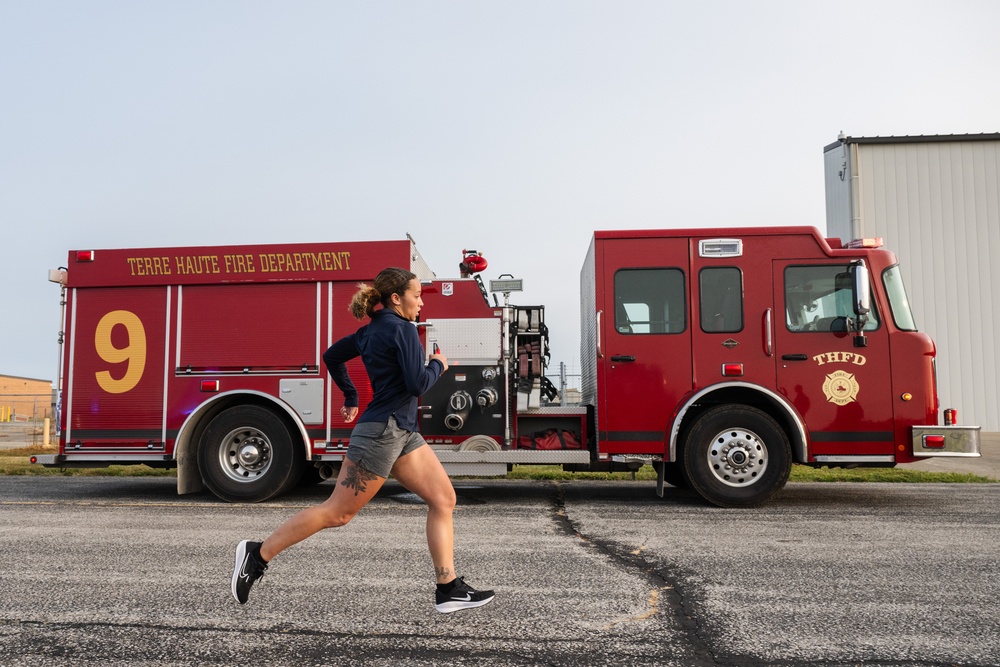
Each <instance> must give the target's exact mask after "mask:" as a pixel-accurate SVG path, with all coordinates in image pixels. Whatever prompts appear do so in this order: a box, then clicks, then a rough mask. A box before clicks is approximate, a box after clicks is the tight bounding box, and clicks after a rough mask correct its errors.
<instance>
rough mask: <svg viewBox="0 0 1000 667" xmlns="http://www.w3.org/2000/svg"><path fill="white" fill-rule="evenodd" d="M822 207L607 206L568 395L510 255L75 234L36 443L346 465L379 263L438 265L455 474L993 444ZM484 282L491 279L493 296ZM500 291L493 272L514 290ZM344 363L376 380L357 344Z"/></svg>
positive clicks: (877, 263)
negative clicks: (364, 317)
mask: <svg viewBox="0 0 1000 667" xmlns="http://www.w3.org/2000/svg"><path fill="white" fill-rule="evenodd" d="M879 246H880V241H877V240H862V241H857V242H851V243H848V244H843V243H842V242H841V241H840V240H838V239H825V238H823V237H822V236H821V235H820V233H819V231H818V230H816V229H814V228H808V227H782V228H746V229H737V228H731V229H688V230H665V231H650V230H643V231H601V232H596V233H595V234H594V236H593V239H592V242H591V244H590V248H589V251H588V253H587V256H586V258H585V260H584V263H583V269H582V271H581V275H580V296H581V331H582V333H581V368H582V387H581V395H582V400H581V401H580V404H579V405H570V406H565V405H560V404H554V399H555V398H556V396H555V394H556V389H555V387H554V386H553V384H552V383H551V382H550V381H549V380H548V379H547V377H546V375H545V371H546V366H547V361H548V359H549V349H548V331H547V328H546V324H545V309H544V307H543V306H522V305H509V296H510V293H511V292H512V291H515V290H516V289H517V288H518V285H517V283H518V281H516V280H513V279H511V280H498V281H490V286H489V288H487V286H486V285H485V284H484V282H483V280H482V279H481V277H480V275H479V273H478V272H479V271H481V270H482V269H483V268H485V266H486V261H485V259H483V257H482V256H481V255H479V254H478V253H476V252H475V251H469V252H465V253H464V254H463V257H462V260H461V264H460V270H459V271H457V272H456V273H458V277H456V278H449V279H440V278H438V277H436V276H435V274H434V273H432V272H431V271H430V269H429V268H428V267H427V265H426V263H425V262H424V260H423V259H422V258H421V256H420V254H419V253H418V252H417V249H416V246H415V244H414V243H413V241H412V240H410V239H406V240H399V241H380V242H352V243H316V244H283V245H252V246H250V245H248V246H224V247H184V248H144V249H125V250H122V249H118V250H96V251H95V250H80V251H73V252H71V253H70V254H69V263H68V267H69V268H68V269H62V270H59V271H55V272H52V275H51V276H50V279H51V280H54V281H56V282H59V283H61V284H62V286H63V304H64V311H63V312H64V318H63V319H64V327H63V328H64V332H63V334H64V336H63V337H62V338H61V340H63V341H64V342H63V343H62V345H61V354H62V364H61V366H62V369H63V370H62V377H61V378H60V381H59V387H60V389H61V397H62V400H61V406H60V408H61V418H60V428H61V433H60V441H59V453H58V454H56V455H50V456H47V457H46V456H39V457H37V462H38V463H40V464H42V465H47V466H57V467H75V466H107V465H111V464H134V463H143V464H146V465H149V466H154V467H176V468H177V470H178V476H177V486H178V491H179V492H180V493H189V492H194V491H198V490H201V489H202V488H204V487H207V488H208V489H210V490H211V491H212V492H213V493H215V494H216V495H218V496H219V497H220V498H222V499H225V500H228V501H262V500H266V499H268V498H272V497H274V496H276V495H278V494H281V493H283V492H286V491H288V490H289V489H291V488H292V487H294V486H295V485H297V484H300V483H307V482H310V481H317V480H322V479H324V478H327V477H329V476H330V475H333V474H335V472H336V469H337V467H338V465H339V463H340V461H342V460H343V457H344V453H345V451H346V446H347V443H348V439H349V437H350V430H351V426H350V425H348V424H345V423H344V422H343V421H341V419H340V417H339V410H338V408H339V406H340V405H341V402H342V397H341V396H340V394H339V391H338V390H337V388H336V386H335V385H334V384H333V383H332V382H330V381H329V379H328V377H327V374H326V372H325V369H324V368H323V366H322V363H321V355H322V353H323V351H324V350H325V349H326V347H327V346H329V345H330V344H331V343H332V342H334V341H335V340H337V339H338V338H340V337H341V336H343V335H345V334H347V333H349V332H351V331H353V330H354V329H355V328H356V327H357V326H358V322H357V321H356V320H354V319H353V318H352V317H351V316H350V315H349V313H348V312H347V303H348V301H349V300H350V296H351V295H352V294H353V292H354V291H355V289H356V285H357V283H358V282H361V281H366V280H371V279H372V278H373V277H374V276H375V274H376V273H377V272H378V271H379V270H381V269H382V268H384V267H386V266H401V267H406V268H408V269H410V270H411V271H413V272H414V273H416V274H417V275H418V277H419V278H420V279H421V281H422V283H423V286H424V287H423V299H424V303H425V305H424V309H423V311H422V312H421V317H420V321H419V322H417V323H416V324H415V326H416V327H417V328H418V331H419V333H420V335H421V339H422V341H423V342H424V344H425V346H426V349H427V350H428V354H430V351H431V350H432V349H433V346H434V345H439V346H440V348H441V349H442V350H443V351H444V352H445V354H446V355H447V356H448V358H449V361H450V364H451V368H450V369H449V372H448V373H446V374H445V375H444V376H443V377H442V378H441V380H440V381H439V382H438V383H437V384H436V385H435V386H434V387H433V388H432V389H431V390H430V391H429V392H428V393H427V394H426V395H425V396H422V397H421V399H420V419H421V431H422V433H423V434H424V437H425V438H426V440H427V441H428V442H429V443H430V444H431V446H433V447H434V448H435V450H436V453H437V455H438V457H439V458H440V459H441V461H442V462H443V463H444V464H445V466H446V468H447V469H448V471H449V473H450V474H454V475H473V474H475V475H496V476H502V475H505V474H506V473H507V472H508V470H509V469H510V467H511V466H513V465H514V464H533V463H536V464H560V465H562V466H563V467H564V468H565V469H568V470H573V471H582V470H634V469H636V468H638V467H639V466H641V465H643V464H646V463H648V464H651V465H652V466H653V467H654V468H655V469H656V470H657V471H658V479H659V481H658V484H657V489H658V492H659V493H660V494H661V495H662V493H663V485H664V483H670V484H673V485H678V486H687V487H690V488H692V489H693V490H694V491H696V492H697V493H698V494H700V495H701V496H702V497H703V498H704V499H706V500H707V501H708V502H710V503H714V504H716V505H719V506H749V505H756V504H759V503H762V502H764V501H765V500H767V499H768V498H770V497H771V496H772V495H773V494H774V493H775V492H777V491H778V490H779V489H780V488H781V487H782V486H783V485H784V484H785V482H786V481H787V479H788V476H789V472H790V468H791V465H792V463H793V462H797V463H802V464H805V465H810V466H894V465H896V464H897V463H907V462H911V461H914V460H918V459H921V458H925V457H931V456H979V428H978V427H968V426H965V427H963V426H958V425H956V424H955V423H954V422H955V419H954V415H955V412H954V411H951V410H945V411H944V413H943V417H944V419H943V421H944V423H943V424H941V423H939V421H942V420H940V419H939V405H938V398H937V390H936V385H935V366H934V364H935V359H934V357H935V348H934V343H933V341H932V340H931V339H930V338H929V337H928V336H927V335H926V334H923V333H920V332H918V331H917V329H916V326H915V324H914V321H913V317H912V315H911V313H910V308H909V305H908V303H907V299H906V294H905V292H904V290H903V283H902V279H901V275H900V269H899V266H898V264H897V262H896V259H895V257H894V255H893V254H892V253H891V252H889V251H888V250H885V249H882V248H881V247H879ZM491 292H492V300H491V298H490V296H491ZM498 294H503V301H502V303H501V301H500V299H499V298H498ZM349 373H350V374H351V376H352V378H353V379H354V382H355V384H356V385H357V386H358V388H359V391H360V392H361V397H360V400H361V405H364V404H365V402H366V399H367V398H368V397H370V388H369V389H367V391H368V397H366V395H365V393H366V387H367V376H366V375H365V373H364V369H363V367H362V366H361V364H360V361H355V362H352V364H350V365H349Z"/></svg>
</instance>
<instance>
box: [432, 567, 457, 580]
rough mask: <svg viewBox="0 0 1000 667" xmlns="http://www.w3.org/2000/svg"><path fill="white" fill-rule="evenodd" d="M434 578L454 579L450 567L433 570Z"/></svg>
mask: <svg viewBox="0 0 1000 667" xmlns="http://www.w3.org/2000/svg"><path fill="white" fill-rule="evenodd" d="M434 576H436V577H438V578H439V579H444V578H445V577H452V578H454V574H453V573H452V571H451V568H450V567H436V568H434Z"/></svg>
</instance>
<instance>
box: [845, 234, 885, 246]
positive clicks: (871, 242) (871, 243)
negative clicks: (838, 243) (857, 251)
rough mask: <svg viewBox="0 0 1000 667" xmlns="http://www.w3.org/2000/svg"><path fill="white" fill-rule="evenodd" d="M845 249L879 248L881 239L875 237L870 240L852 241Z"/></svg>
mask: <svg viewBox="0 0 1000 667" xmlns="http://www.w3.org/2000/svg"><path fill="white" fill-rule="evenodd" d="M844 247H845V248H881V247H882V237H881V236H876V237H874V238H870V239H854V240H853V241H849V242H848V243H847V244H846V245H844Z"/></svg>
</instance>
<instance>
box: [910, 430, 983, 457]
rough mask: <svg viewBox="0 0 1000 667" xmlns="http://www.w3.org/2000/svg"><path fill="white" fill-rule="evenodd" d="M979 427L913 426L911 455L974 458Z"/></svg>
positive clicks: (977, 445)
mask: <svg viewBox="0 0 1000 667" xmlns="http://www.w3.org/2000/svg"><path fill="white" fill-rule="evenodd" d="M979 431H980V427H979V426H914V427H913V432H912V438H911V439H912V445H913V455H914V456H916V457H919V458H925V457H932V456H952V457H976V456H980V455H981V454H980V452H979Z"/></svg>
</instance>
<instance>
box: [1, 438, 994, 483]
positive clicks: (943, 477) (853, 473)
mask: <svg viewBox="0 0 1000 667" xmlns="http://www.w3.org/2000/svg"><path fill="white" fill-rule="evenodd" d="M53 453H55V450H53V449H41V448H33V447H26V448H22V449H7V450H0V475H38V476H46V475H48V476H53V475H55V476H59V475H61V476H79V477H83V476H99V477H173V476H176V474H177V471H176V470H175V469H162V468H150V467H149V466H146V465H113V466H108V467H107V468H45V467H43V466H40V465H32V464H31V463H30V461H29V458H30V457H31V455H32V454H53ZM507 479H527V480H559V479H562V480H581V479H597V480H622V481H631V480H633V479H635V480H636V481H644V482H646V481H656V471H654V470H653V467H652V466H648V465H645V466H642V467H641V468H639V470H637V471H636V472H635V475H634V476H633V474H632V473H630V472H566V471H565V470H563V469H562V467H561V466H558V465H542V466H536V465H515V466H514V469H513V470H512V471H511V472H509V473H508V474H507ZM789 481H791V482H905V483H910V484H942V483H945V484H996V483H998V481H1000V480H995V479H991V478H989V477H983V476H981V475H975V474H972V473H951V472H927V471H924V470H913V469H908V468H907V467H906V466H905V465H903V466H900V467H898V468H813V467H811V466H803V465H793V466H792V474H791V477H790V478H789Z"/></svg>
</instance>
